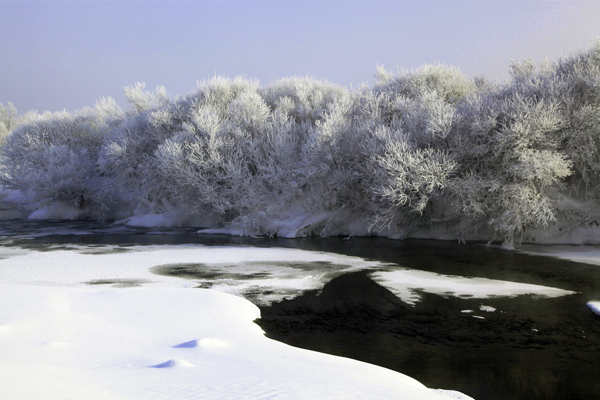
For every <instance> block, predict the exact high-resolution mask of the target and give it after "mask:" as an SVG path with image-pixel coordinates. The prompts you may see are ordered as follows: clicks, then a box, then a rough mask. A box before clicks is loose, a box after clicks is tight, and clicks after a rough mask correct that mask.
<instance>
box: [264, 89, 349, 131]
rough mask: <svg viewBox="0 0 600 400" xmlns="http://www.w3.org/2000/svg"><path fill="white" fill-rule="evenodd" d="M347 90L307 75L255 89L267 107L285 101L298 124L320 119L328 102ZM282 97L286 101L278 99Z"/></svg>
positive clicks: (290, 114)
mask: <svg viewBox="0 0 600 400" xmlns="http://www.w3.org/2000/svg"><path fill="white" fill-rule="evenodd" d="M347 92H348V89H346V88H344V87H343V86H339V85H335V84H333V83H329V82H326V81H318V80H316V79H313V78H308V77H304V78H297V77H294V78H284V79H280V80H278V81H276V82H274V83H271V84H270V85H269V86H267V87H265V88H264V89H260V90H259V93H260V95H261V96H262V98H263V99H264V100H265V101H266V102H267V104H268V105H269V107H271V108H272V109H274V108H276V107H277V106H278V105H279V108H281V105H282V104H285V105H286V108H285V112H286V113H287V115H288V116H289V117H291V118H292V119H293V120H294V121H295V122H296V123H298V124H300V125H302V124H308V125H311V124H314V123H315V121H317V120H320V119H321V118H322V116H323V114H324V113H325V112H326V111H327V107H328V106H329V104H331V103H332V102H333V101H334V100H335V99H336V98H338V97H340V96H342V95H344V94H347ZM283 99H285V100H286V103H281V101H282V100H283ZM304 129H306V127H305V128H304Z"/></svg>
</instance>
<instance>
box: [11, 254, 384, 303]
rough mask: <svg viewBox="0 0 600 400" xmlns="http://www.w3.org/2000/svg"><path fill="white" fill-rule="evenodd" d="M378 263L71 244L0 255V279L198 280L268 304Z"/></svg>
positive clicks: (182, 283) (186, 283)
mask: <svg viewBox="0 0 600 400" xmlns="http://www.w3.org/2000/svg"><path fill="white" fill-rule="evenodd" d="M381 266H382V264H381V263H379V262H374V261H366V260H363V259H361V258H356V257H347V256H342V255H336V254H331V253H322V252H311V251H304V250H297V249H283V248H258V247H249V246H203V245H195V244H193V245H154V246H128V247H127V248H125V249H124V248H121V247H118V246H105V247H90V246H76V245H72V246H70V248H69V249H60V247H58V248H57V249H56V250H54V251H44V252H37V251H32V250H20V251H19V252H16V253H12V254H11V256H10V258H7V259H4V260H2V259H0V283H33V284H37V285H50V286H56V285H94V286H99V287H102V286H103V285H117V286H119V287H127V286H150V287H190V286H199V287H203V288H212V289H217V290H219V291H222V292H226V293H230V294H235V295H239V296H242V297H245V298H248V299H251V300H252V301H254V302H255V303H257V304H268V303H270V302H272V301H279V300H282V299H286V298H292V297H295V296H297V295H299V294H301V293H303V292H304V291H307V290H318V289H320V288H322V287H323V286H324V285H325V283H327V282H328V281H330V280H331V279H333V278H335V277H336V276H339V275H341V274H343V273H347V272H352V271H356V270H361V269H372V268H377V267H381ZM181 278H184V279H181Z"/></svg>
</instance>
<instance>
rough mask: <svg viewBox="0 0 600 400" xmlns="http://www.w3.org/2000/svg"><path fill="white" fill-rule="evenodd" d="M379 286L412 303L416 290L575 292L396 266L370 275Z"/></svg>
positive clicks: (493, 293)
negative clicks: (397, 268)
mask: <svg viewBox="0 0 600 400" xmlns="http://www.w3.org/2000/svg"><path fill="white" fill-rule="evenodd" d="M371 277H372V278H373V279H374V280H375V281H376V282H377V283H379V284H380V285H382V286H385V287H386V288H388V289H389V290H390V291H391V292H392V293H394V294H396V295H397V296H398V297H399V298H400V299H401V300H402V301H404V302H406V303H408V304H415V302H416V301H418V300H419V299H420V296H419V294H418V292H419V291H422V292H426V293H433V294H438V295H441V296H457V297H469V298H477V299H484V298H489V297H499V296H509V297H510V296H519V295H524V294H530V295H536V296H542V297H558V296H566V295H569V294H574V293H575V292H572V291H569V290H563V289H558V288H553V287H548V286H540V285H532V284H526V283H518V282H510V281H501V280H495V279H487V278H467V277H462V276H453V275H441V274H436V273H433V272H428V271H418V270H409V269H399V270H395V271H380V272H374V273H372V274H371Z"/></svg>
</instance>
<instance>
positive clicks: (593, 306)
mask: <svg viewBox="0 0 600 400" xmlns="http://www.w3.org/2000/svg"><path fill="white" fill-rule="evenodd" d="M587 306H588V307H589V308H590V310H592V312H593V313H594V314H596V315H600V301H590V302H588V303H587Z"/></svg>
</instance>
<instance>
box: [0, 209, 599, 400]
mask: <svg viewBox="0 0 600 400" xmlns="http://www.w3.org/2000/svg"><path fill="white" fill-rule="evenodd" d="M183 243H186V244H202V245H207V246H231V248H232V251H234V250H235V249H236V248H238V247H240V246H255V247H274V248H277V247H284V248H295V249H302V250H308V251H314V252H327V253H336V254H340V255H345V256H351V257H360V258H362V259H366V260H368V261H377V262H379V264H380V265H381V266H382V267H381V268H375V269H372V268H371V269H369V268H366V269H360V268H359V269H354V270H352V271H345V270H344V269H339V272H338V273H332V274H330V275H326V276H328V278H327V279H328V280H327V282H325V284H324V286H323V287H322V288H320V289H312V290H303V291H298V292H296V293H295V294H294V295H293V296H287V297H286V299H281V298H280V299H277V298H276V300H274V301H270V302H264V301H261V296H263V295H264V296H266V295H267V292H266V291H265V292H264V293H258V294H257V293H253V294H250V292H247V293H245V294H244V295H245V297H247V298H248V299H249V300H251V301H254V302H255V303H256V304H257V305H259V307H260V309H261V319H260V320H257V321H256V322H257V323H258V324H259V325H260V326H261V327H262V328H263V330H265V332H266V334H267V336H268V337H270V338H273V339H276V340H279V341H282V342H285V343H288V344H290V345H293V346H298V347H303V348H306V349H311V350H316V351H320V352H325V353H329V354H334V355H339V356H344V357H349V358H354V359H357V360H361V361H365V362H368V363H372V364H376V365H380V366H383V367H386V368H389V369H392V370H396V371H399V372H401V373H404V374H406V375H409V376H411V377H413V378H415V379H417V380H418V381H420V382H422V383H423V384H425V385H426V386H427V387H440V388H445V389H453V390H457V391H460V392H462V393H465V394H467V395H469V396H471V397H473V398H475V399H477V400H496V399H497V400H501V399H502V400H504V399H506V400H508V399H511V400H514V399H528V400H534V399H545V400H546V399H561V400H568V399H593V398H599V397H600V316H597V315H595V314H593V313H592V312H591V310H590V309H589V308H588V307H587V306H586V302H588V301H590V300H600V266H595V265H589V264H583V263H577V262H573V261H567V260H562V259H558V258H554V257H550V256H541V255H531V254H525V253H521V252H518V251H508V250H502V249H499V248H497V247H489V246H485V245H483V244H479V243H470V244H466V245H459V244H457V243H454V242H444V241H433V240H404V241H397V240H388V239H382V238H350V239H347V240H346V239H342V238H328V239H320V238H306V239H264V238H247V237H233V236H218V235H200V234H197V233H196V232H195V231H194V230H193V229H172V230H161V229H138V228H130V227H124V226H120V225H113V224H109V223H97V222H90V221H80V222H71V221H28V220H4V221H0V246H2V247H3V248H11V249H15V248H23V249H28V250H35V251H52V250H59V249H67V250H68V249H70V248H72V247H74V246H76V247H77V248H79V249H80V248H81V247H89V248H90V249H96V250H98V249H102V248H103V247H105V246H113V247H111V248H112V249H113V250H111V251H114V246H116V248H117V249H119V248H123V249H127V247H129V246H133V245H174V244H183ZM538 247H539V249H541V250H543V248H544V246H541V245H540V246H538ZM528 248H529V249H532V247H531V246H529V247H528ZM533 249H534V250H535V246H533ZM573 249H575V250H577V247H576V246H574V247H573ZM296 267H297V266H296ZM327 267H328V266H327V265H316V264H315V265H308V264H307V265H305V266H304V269H307V268H309V269H310V268H317V269H318V268H321V269H323V268H327ZM383 270H384V271H387V272H390V271H397V270H403V271H427V272H432V273H435V274H439V276H453V277H468V278H469V279H475V278H485V279H493V280H498V281H499V282H500V281H510V282H519V283H523V284H532V285H542V286H547V287H551V288H559V289H563V290H568V291H572V292H574V293H573V294H568V295H562V296H557V297H543V296H532V295H529V294H521V295H518V296H515V297H508V296H504V295H498V296H497V297H491V298H485V299H482V298H476V296H469V295H462V296H457V295H450V294H448V293H439V292H437V293H433V292H431V291H426V290H418V288H417V289H415V291H414V292H415V293H416V294H415V295H418V296H417V297H418V300H416V301H414V302H412V304H411V303H408V302H406V301H403V300H401V299H400V298H399V297H398V296H397V295H396V294H395V293H394V291H393V290H391V289H390V288H389V287H385V285H382V284H381V281H380V280H378V279H375V277H376V274H377V273H378V271H379V272H381V271H383ZM195 271H196V272H195V273H198V272H197V268H196V270H195ZM211 271H212V270H211ZM155 272H156V273H160V274H172V275H175V276H177V273H181V269H179V270H178V269H176V268H171V269H169V268H162V269H161V270H157V271H155ZM256 276H257V275H256V274H255V275H254V276H253V277H254V278H256ZM260 276H262V275H260ZM181 277H182V278H184V279H192V280H193V279H198V280H202V282H201V284H199V286H200V287H211V286H212V285H213V284H214V283H217V281H218V280H220V279H223V274H221V275H219V274H213V275H207V274H206V272H204V273H202V274H200V275H194V274H191V275H190V274H187V275H186V276H181ZM227 278H228V279H238V278H236V277H235V276H233V275H231V274H229V275H228V276H227ZM239 279H249V278H247V277H246V278H244V277H240V278H239ZM211 280H214V282H213V281H211ZM378 282H379V283H378ZM288 294H289V293H288Z"/></svg>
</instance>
